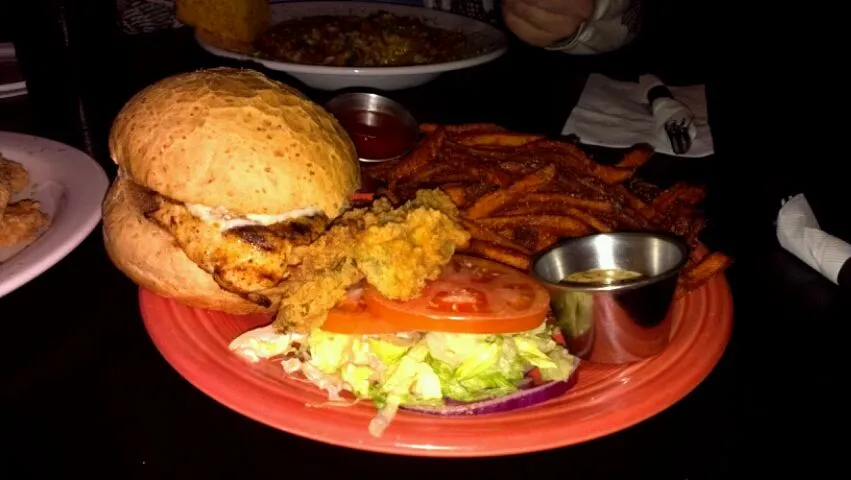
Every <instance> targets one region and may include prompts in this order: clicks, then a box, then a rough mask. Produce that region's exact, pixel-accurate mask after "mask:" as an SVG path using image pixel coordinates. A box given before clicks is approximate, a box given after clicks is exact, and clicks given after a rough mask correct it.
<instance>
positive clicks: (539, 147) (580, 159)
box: [525, 140, 635, 185]
mask: <svg viewBox="0 0 851 480" xmlns="http://www.w3.org/2000/svg"><path fill="white" fill-rule="evenodd" d="M525 147H527V149H529V150H530V151H532V152H533V153H535V154H536V155H547V158H549V159H550V161H553V162H557V163H558V164H560V165H562V166H563V167H564V168H571V169H574V170H577V171H580V172H584V173H587V174H590V175H593V176H595V177H597V178H599V179H600V180H603V181H604V182H605V183H607V184H610V185H616V184H619V183H623V182H625V181H626V180H628V179H629V178H630V177H632V175H633V174H634V173H635V169H634V168H621V167H618V166H610V165H602V164H599V163H597V162H595V161H594V160H592V159H591V158H590V157H589V156H588V155H587V154H586V153H585V152H583V151H582V149H581V148H579V147H577V146H576V145H574V144H572V143H568V142H557V141H554V140H543V141H540V142H536V143H534V144H530V145H525ZM544 152H548V154H547V153H544Z"/></svg>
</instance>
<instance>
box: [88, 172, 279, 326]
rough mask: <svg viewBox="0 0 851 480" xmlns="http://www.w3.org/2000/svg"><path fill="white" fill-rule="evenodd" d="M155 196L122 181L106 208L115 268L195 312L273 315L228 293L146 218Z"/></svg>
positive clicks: (105, 234)
mask: <svg viewBox="0 0 851 480" xmlns="http://www.w3.org/2000/svg"><path fill="white" fill-rule="evenodd" d="M152 206H153V197H152V196H151V194H150V193H149V192H148V191H146V190H145V189H143V188H142V187H140V186H138V185H136V184H135V183H133V182H132V181H130V180H128V179H126V178H123V177H122V176H121V175H119V177H118V178H117V179H116V180H115V182H114V183H113V184H112V186H111V187H110V188H109V191H108V192H107V194H106V198H105V199H104V202H103V239H104V245H105V246H106V252H107V254H108V255H109V258H110V260H111V261H112V263H114V264H115V266H116V267H118V269H119V270H121V271H122V272H123V273H124V274H125V275H127V276H128V277H129V278H130V279H131V280H133V281H134V282H135V283H136V284H138V285H139V286H140V287H142V288H145V289H147V290H150V291H151V292H154V293H156V294H158V295H161V296H164V297H168V298H171V299H174V300H176V301H178V302H180V303H183V304H185V305H188V306H190V307H195V308H204V309H208V310H218V311H222V312H227V313H233V314H238V315H247V314H255V313H271V312H273V311H274V310H275V309H276V305H273V306H272V307H269V308H264V307H262V306H260V305H257V304H254V303H251V302H249V301H248V300H245V299H243V298H242V297H240V296H239V295H237V294H235V293H232V292H228V291H226V290H224V289H222V288H221V287H219V285H218V284H217V283H216V282H215V281H214V280H213V277H212V276H211V275H210V274H209V273H207V272H205V271H204V270H202V269H201V268H200V267H199V266H198V265H196V264H195V263H194V262H193V261H192V260H190V259H189V257H187V256H186V254H184V253H183V250H181V249H180V247H179V246H178V245H177V244H176V243H175V241H174V239H173V238H172V236H171V235H170V234H169V233H168V232H166V231H165V230H163V229H161V228H160V227H159V226H157V225H156V224H154V223H153V222H151V221H150V220H148V219H147V218H145V215H144V213H143V212H145V211H148V210H149V209H150V208H151V207H152Z"/></svg>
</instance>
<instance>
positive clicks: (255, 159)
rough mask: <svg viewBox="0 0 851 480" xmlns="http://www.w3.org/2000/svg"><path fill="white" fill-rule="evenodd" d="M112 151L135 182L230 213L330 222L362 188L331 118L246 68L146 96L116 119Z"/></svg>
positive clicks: (197, 75) (212, 73) (175, 79)
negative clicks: (319, 216)
mask: <svg viewBox="0 0 851 480" xmlns="http://www.w3.org/2000/svg"><path fill="white" fill-rule="evenodd" d="M109 148H110V152H111V156H112V159H113V161H115V163H117V164H118V165H119V167H120V168H121V169H122V170H123V171H124V173H125V174H126V175H127V176H129V177H130V178H131V179H132V180H133V181H134V182H136V183H138V184H140V185H143V186H145V187H147V188H149V189H151V190H154V191H156V192H158V193H160V194H162V195H165V196H166V197H170V198H172V199H175V200H177V201H181V202H184V203H191V204H202V205H204V206H207V207H212V208H224V209H226V210H227V212H228V213H234V214H241V215H244V214H263V215H278V214H284V213H287V212H290V211H292V210H299V209H307V208H315V209H318V210H319V211H321V212H323V213H324V214H325V215H327V216H328V217H330V218H334V217H336V216H338V215H339V214H340V213H341V212H342V210H343V209H344V208H345V207H346V205H347V204H348V202H349V201H350V199H351V197H352V194H353V193H354V192H355V191H356V190H357V189H358V187H359V186H360V170H359V166H358V160H357V155H356V154H355V148H354V145H353V144H352V142H351V140H350V139H349V137H348V135H347V134H346V132H345V131H344V130H343V128H342V127H341V126H340V124H339V123H338V122H337V120H336V119H335V118H334V117H333V116H332V115H331V114H329V113H328V112H326V111H325V110H324V109H323V108H322V107H320V106H318V105H316V104H315V103H313V102H311V101H310V100H308V99H307V97H305V96H304V95H303V94H302V93H301V92H299V91H298V90H295V89H293V88H291V87H289V86H287V85H284V84H283V83H280V82H276V81H274V80H271V79H269V78H267V77H265V76H264V75H262V74H260V73H259V72H256V71H253V70H241V69H233V68H215V69H210V70H201V71H197V72H192V73H185V74H179V75H175V76H172V77H169V78H166V79H164V80H161V81H160V82H157V83H155V84H153V85H151V86H149V87H147V88H145V89H144V90H142V91H140V92H139V93H137V94H136V95H135V96H134V97H133V98H131V99H130V101H129V102H127V104H126V105H125V106H124V108H122V110H121V112H119V114H118V116H117V118H116V119H115V122H114V123H113V125H112V130H111V132H110V136H109Z"/></svg>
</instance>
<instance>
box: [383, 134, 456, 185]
mask: <svg viewBox="0 0 851 480" xmlns="http://www.w3.org/2000/svg"><path fill="white" fill-rule="evenodd" d="M444 140H446V130H444V129H443V128H440V127H438V128H437V130H435V131H434V133H433V134H431V135H429V136H428V137H426V139H425V140H423V141H422V142H421V143H420V144H419V145H418V146H417V148H416V149H414V150H413V151H412V152H411V153H409V154H408V155H406V156H405V158H403V159H402V160H401V161H400V162H399V163H398V164H397V165H396V167H395V168H393V170H391V171H390V181H391V185H392V184H395V183H397V182H399V180H402V179H404V178H405V177H408V176H410V175H412V174H413V173H414V172H416V171H417V170H419V169H421V168H423V167H424V166H426V165H428V164H429V163H431V162H432V160H434V159H435V158H437V155H438V152H439V151H440V147H441V145H443V142H444Z"/></svg>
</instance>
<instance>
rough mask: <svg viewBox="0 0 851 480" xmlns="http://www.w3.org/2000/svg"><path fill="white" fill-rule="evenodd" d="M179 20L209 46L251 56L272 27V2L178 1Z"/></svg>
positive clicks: (257, 0)
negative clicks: (270, 22) (255, 43)
mask: <svg viewBox="0 0 851 480" xmlns="http://www.w3.org/2000/svg"><path fill="white" fill-rule="evenodd" d="M176 10H177V19H178V20H180V21H181V22H183V23H185V24H186V25H191V26H193V27H195V29H196V30H197V31H198V34H199V36H200V37H201V38H203V39H204V41H206V42H207V43H209V44H210V45H215V46H217V47H219V48H223V49H225V50H230V51H232V52H239V53H252V52H253V51H254V47H253V46H252V45H251V43H252V42H253V41H254V39H255V38H257V36H258V35H260V34H261V33H263V32H264V31H265V30H266V28H267V27H268V26H269V17H270V14H271V12H270V9H269V0H177V8H176Z"/></svg>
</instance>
